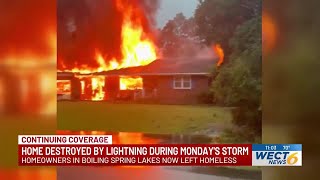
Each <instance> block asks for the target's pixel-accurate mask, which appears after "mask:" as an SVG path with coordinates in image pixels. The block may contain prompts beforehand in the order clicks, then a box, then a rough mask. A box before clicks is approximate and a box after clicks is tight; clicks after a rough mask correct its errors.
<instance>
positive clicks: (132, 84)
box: [120, 77, 143, 90]
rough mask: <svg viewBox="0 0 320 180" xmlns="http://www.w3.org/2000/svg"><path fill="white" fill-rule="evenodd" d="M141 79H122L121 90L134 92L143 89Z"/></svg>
mask: <svg viewBox="0 0 320 180" xmlns="http://www.w3.org/2000/svg"><path fill="white" fill-rule="evenodd" d="M142 88H143V85H142V78H141V77H121V78H120V90H134V89H142Z"/></svg>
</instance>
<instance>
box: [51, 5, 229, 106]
mask: <svg viewBox="0 0 320 180" xmlns="http://www.w3.org/2000/svg"><path fill="white" fill-rule="evenodd" d="M58 2H60V3H58V14H59V21H58V22H59V24H60V25H59V26H58V64H57V67H58V77H57V92H58V100H89V101H119V100H121V101H139V100H143V101H147V100H150V101H152V102H159V103H170V104H172V103H176V104H180V103H195V102H196V97H197V96H198V95H199V94H200V93H203V92H206V91H207V90H208V88H209V84H210V78H209V73H210V69H211V67H213V66H214V65H215V64H217V65H218V66H219V65H220V64H221V63H222V61H221V60H223V56H221V53H223V51H221V50H222V49H221V48H220V47H218V46H217V47H215V48H214V50H215V51H216V54H218V56H219V57H220V59H219V61H217V62H215V60H214V59H209V60H205V59H197V58H184V59H169V58H164V57H161V55H160V54H161V53H159V50H158V48H157V46H156V41H155V39H156V34H157V33H155V32H154V28H153V27H152V19H153V16H154V14H155V12H156V10H155V9H157V3H156V2H157V1H148V0H141V1H125V0H115V1H92V2H91V1H90V2H91V3H89V4H88V2H87V1H81V2H82V3H81V4H79V3H78V1H77V3H74V2H75V1H72V0H69V1H66V0H63V1H58ZM80 5H81V6H80ZM93 5H94V6H93ZM85 7H86V8H85ZM90 13H92V14H94V16H93V15H92V14H91V15H90ZM90 18H92V19H90ZM107 19H108V20H107ZM87 22H90V24H88V23H87ZM217 50H220V51H217ZM221 57H222V59H221Z"/></svg>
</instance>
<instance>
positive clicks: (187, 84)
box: [173, 76, 191, 89]
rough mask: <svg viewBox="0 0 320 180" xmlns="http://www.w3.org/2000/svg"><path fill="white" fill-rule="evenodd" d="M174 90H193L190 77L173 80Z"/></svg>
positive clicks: (178, 77)
mask: <svg viewBox="0 0 320 180" xmlns="http://www.w3.org/2000/svg"><path fill="white" fill-rule="evenodd" d="M173 88H174V89H191V77H190V76H177V77H174V79H173Z"/></svg>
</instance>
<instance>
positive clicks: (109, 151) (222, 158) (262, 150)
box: [18, 135, 302, 166]
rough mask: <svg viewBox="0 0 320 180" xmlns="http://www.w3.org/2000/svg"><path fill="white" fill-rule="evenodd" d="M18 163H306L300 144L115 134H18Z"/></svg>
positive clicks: (95, 164) (209, 164)
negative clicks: (129, 140) (115, 137)
mask: <svg viewBox="0 0 320 180" xmlns="http://www.w3.org/2000/svg"><path fill="white" fill-rule="evenodd" d="M18 164H19V166H302V145H301V144H143V145H141V144H140V145H137V144H135V145H124V144H112V135H19V136H18Z"/></svg>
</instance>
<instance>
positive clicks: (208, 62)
mask: <svg viewBox="0 0 320 180" xmlns="http://www.w3.org/2000/svg"><path fill="white" fill-rule="evenodd" d="M216 60H217V59H196V58H185V59H158V60H155V61H153V62H152V63H150V64H148V65H146V66H139V67H130V68H123V69H118V70H111V71H105V72H99V73H95V75H109V76H119V75H123V76H126V75H127V76H141V75H178V74H191V75H192V74H193V75H207V74H210V70H211V69H212V68H213V67H214V66H215V64H216Z"/></svg>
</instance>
